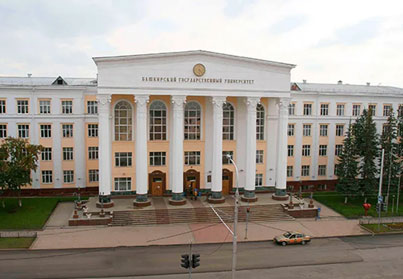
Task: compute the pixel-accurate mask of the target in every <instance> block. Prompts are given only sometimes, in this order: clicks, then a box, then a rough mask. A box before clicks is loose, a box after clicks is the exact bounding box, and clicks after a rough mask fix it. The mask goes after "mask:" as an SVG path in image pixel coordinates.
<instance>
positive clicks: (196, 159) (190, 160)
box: [185, 151, 200, 166]
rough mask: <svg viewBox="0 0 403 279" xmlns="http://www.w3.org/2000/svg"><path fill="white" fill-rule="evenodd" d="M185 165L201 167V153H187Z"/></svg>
mask: <svg viewBox="0 0 403 279" xmlns="http://www.w3.org/2000/svg"><path fill="white" fill-rule="evenodd" d="M185 165H187V166H192V165H193V166H194V165H200V151H186V152H185Z"/></svg>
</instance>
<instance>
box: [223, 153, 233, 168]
mask: <svg viewBox="0 0 403 279" xmlns="http://www.w3.org/2000/svg"><path fill="white" fill-rule="evenodd" d="M227 155H230V156H231V159H232V160H233V159H234V152H233V151H223V152H222V163H223V165H229V164H231V162H230V160H229V159H228V157H227Z"/></svg>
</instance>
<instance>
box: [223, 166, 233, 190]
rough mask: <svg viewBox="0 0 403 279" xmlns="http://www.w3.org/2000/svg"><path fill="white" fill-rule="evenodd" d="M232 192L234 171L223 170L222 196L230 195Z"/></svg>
mask: <svg viewBox="0 0 403 279" xmlns="http://www.w3.org/2000/svg"><path fill="white" fill-rule="evenodd" d="M231 190H232V171H230V170H227V169H223V171H222V194H223V195H229V193H230V192H231Z"/></svg>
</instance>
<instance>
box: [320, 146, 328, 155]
mask: <svg viewBox="0 0 403 279" xmlns="http://www.w3.org/2000/svg"><path fill="white" fill-rule="evenodd" d="M319 156H327V145H322V144H321V145H319Z"/></svg>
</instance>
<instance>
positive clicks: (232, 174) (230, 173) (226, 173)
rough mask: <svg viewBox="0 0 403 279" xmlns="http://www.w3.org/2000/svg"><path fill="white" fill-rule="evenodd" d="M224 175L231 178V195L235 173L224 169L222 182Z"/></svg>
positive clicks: (229, 191)
mask: <svg viewBox="0 0 403 279" xmlns="http://www.w3.org/2000/svg"><path fill="white" fill-rule="evenodd" d="M224 175H226V176H228V177H229V190H228V194H230V193H231V192H232V189H233V187H232V183H233V176H234V173H233V172H232V171H230V170H229V169H223V170H222V176H221V180H222V177H223V176H224Z"/></svg>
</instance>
